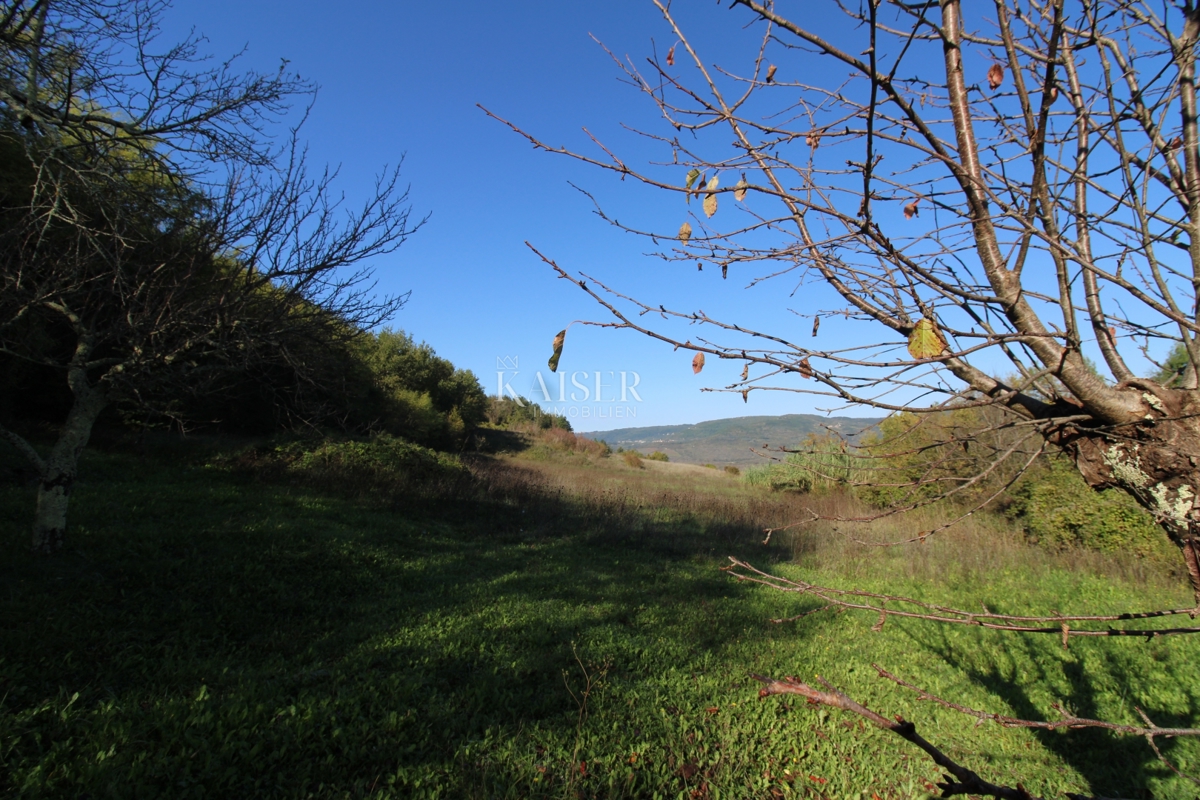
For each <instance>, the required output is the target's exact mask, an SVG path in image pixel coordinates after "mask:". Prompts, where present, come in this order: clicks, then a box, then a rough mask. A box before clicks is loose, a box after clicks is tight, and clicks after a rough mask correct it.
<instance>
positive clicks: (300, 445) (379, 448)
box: [232, 434, 470, 496]
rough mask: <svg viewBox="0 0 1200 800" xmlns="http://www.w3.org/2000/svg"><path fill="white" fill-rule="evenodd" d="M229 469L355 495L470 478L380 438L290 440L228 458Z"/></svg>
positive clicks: (436, 456) (444, 458) (447, 460)
mask: <svg viewBox="0 0 1200 800" xmlns="http://www.w3.org/2000/svg"><path fill="white" fill-rule="evenodd" d="M232 460H233V462H234V465H235V466H237V467H241V468H250V469H253V470H254V471H256V472H258V473H260V474H262V475H263V476H265V477H275V478H283V477H286V478H287V479H288V480H289V481H295V482H298V483H302V484H305V485H309V486H315V487H317V488H322V489H332V490H335V491H339V492H342V493H349V494H351V495H354V496H362V495H372V496H378V495H381V494H382V495H384V496H387V495H390V494H395V493H403V492H408V491H416V492H417V493H422V494H424V493H431V492H434V493H436V492H442V491H446V490H450V489H453V488H456V487H458V486H460V485H462V484H463V483H464V482H466V481H468V480H469V479H470V473H469V472H468V470H467V468H466V467H465V466H464V465H463V464H462V462H460V461H459V460H458V459H457V458H455V457H454V456H452V455H449V454H447V453H440V452H438V451H436V450H431V449H429V448H427V447H422V446H421V445H418V444H413V443H412V442H408V441H405V440H404V439H400V438H397V437H394V436H390V435H387V434H382V435H380V436H376V437H373V438H371V439H368V440H342V441H336V440H332V439H323V440H319V441H307V440H301V441H293V442H288V443H287V444H283V445H280V446H277V447H274V448H271V449H270V450H266V451H262V450H259V449H257V448H251V449H250V450H246V451H243V452H242V453H239V454H238V455H236V456H234V457H233V459H232Z"/></svg>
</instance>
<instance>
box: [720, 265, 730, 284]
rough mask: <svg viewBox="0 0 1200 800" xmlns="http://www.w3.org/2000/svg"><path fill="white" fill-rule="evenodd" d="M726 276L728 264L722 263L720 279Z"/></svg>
mask: <svg viewBox="0 0 1200 800" xmlns="http://www.w3.org/2000/svg"><path fill="white" fill-rule="evenodd" d="M728 277H729V265H728V264H722V265H721V280H725V279H726V278H728Z"/></svg>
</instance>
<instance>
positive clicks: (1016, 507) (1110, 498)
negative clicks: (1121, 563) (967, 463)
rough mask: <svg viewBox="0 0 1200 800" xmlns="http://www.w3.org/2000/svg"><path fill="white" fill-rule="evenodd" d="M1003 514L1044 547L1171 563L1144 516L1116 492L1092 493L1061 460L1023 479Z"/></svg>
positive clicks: (1163, 542)
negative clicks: (1068, 548) (1130, 556)
mask: <svg viewBox="0 0 1200 800" xmlns="http://www.w3.org/2000/svg"><path fill="white" fill-rule="evenodd" d="M1008 514H1009V516H1011V517H1013V518H1014V519H1016V520H1017V521H1018V522H1019V523H1020V524H1021V525H1022V527H1024V528H1025V532H1026V535H1028V536H1029V538H1030V539H1031V540H1034V541H1036V542H1037V543H1039V544H1041V545H1044V546H1046V547H1050V548H1055V549H1058V548H1064V547H1085V548H1088V549H1091V550H1099V551H1101V552H1104V553H1118V552H1122V553H1129V554H1130V555H1133V556H1137V557H1139V558H1147V557H1151V558H1156V559H1164V560H1166V559H1173V558H1174V553H1173V552H1172V551H1173V549H1174V548H1173V547H1172V546H1171V544H1170V543H1169V542H1168V540H1167V538H1166V535H1165V534H1164V533H1163V531H1162V528H1160V527H1159V526H1158V524H1157V523H1155V522H1154V518H1153V517H1152V516H1151V515H1150V513H1149V512H1148V511H1146V510H1145V509H1143V508H1142V507H1141V506H1139V505H1138V504H1137V501H1135V500H1134V499H1133V498H1132V497H1130V496H1129V495H1127V494H1125V493H1124V492H1122V491H1121V490H1119V489H1108V490H1106V491H1102V492H1097V491H1095V490H1094V489H1092V488H1091V487H1090V486H1088V485H1087V483H1085V482H1084V480H1083V478H1082V477H1080V475H1079V473H1078V472H1077V471H1076V470H1075V468H1074V466H1072V465H1071V463H1070V462H1068V461H1067V460H1066V459H1065V458H1052V459H1048V463H1047V464H1046V465H1044V466H1040V467H1038V468H1037V469H1036V470H1034V471H1033V472H1031V473H1030V474H1027V475H1026V476H1025V477H1024V478H1023V479H1022V481H1021V483H1020V484H1019V485H1018V487H1017V488H1016V489H1015V490H1014V492H1013V502H1012V505H1010V506H1009V508H1008Z"/></svg>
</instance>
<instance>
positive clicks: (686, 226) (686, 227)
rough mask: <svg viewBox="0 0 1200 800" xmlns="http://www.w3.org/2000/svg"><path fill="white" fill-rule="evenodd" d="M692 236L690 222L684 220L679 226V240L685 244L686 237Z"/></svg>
mask: <svg viewBox="0 0 1200 800" xmlns="http://www.w3.org/2000/svg"><path fill="white" fill-rule="evenodd" d="M690 238H692V223H690V222H687V221H686V220H685V221H684V223H683V224H682V225H680V226H679V241H681V242H683V243H684V244H687V242H688V239H690Z"/></svg>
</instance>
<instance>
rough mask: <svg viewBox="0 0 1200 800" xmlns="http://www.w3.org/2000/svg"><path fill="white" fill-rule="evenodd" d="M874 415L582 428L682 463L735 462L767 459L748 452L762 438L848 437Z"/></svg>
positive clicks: (791, 441)
mask: <svg viewBox="0 0 1200 800" xmlns="http://www.w3.org/2000/svg"><path fill="white" fill-rule="evenodd" d="M879 422H880V418H878V417H872V418H867V417H823V416H820V415H817V414H785V415H783V416H781V417H734V418H732V419H714V420H709V421H708V422H698V423H696V424H695V425H657V426H650V427H646V428H618V429H616V430H611V431H596V432H595V433H583V435H584V436H587V437H588V438H590V439H597V440H600V439H603V440H604V441H606V442H608V444H609V446H610V447H612V448H613V449H614V450H615V449H617V448H618V447H624V448H625V449H627V450H640V451H641V452H643V453H650V452H653V451H655V450H661V451H662V452H664V453H666V454H667V455H668V456H670V457H671V460H672V461H678V462H682V463H685V464H716V465H717V466H724V465H725V464H734V465H736V466H739V467H746V466H754V465H756V464H763V463H766V462H765V461H764V460H763V459H762V458H760V457H759V456H756V455H754V454H753V453H752V452H750V448H758V449H761V448H762V446H763V445H764V444H769V445H770V446H771V447H772V448H775V447H795V446H796V445H798V444H800V443H801V442H802V441H804V438H805V437H806V436H808V434H810V433H825V432H826V431H837V432H838V433H840V434H842V435H843V436H846V437H848V438H851V439H853V438H855V437H856V436H857V435H858V434H860V433H862V432H863V431H865V430H867V429H868V428H871V427H874V426H875V425H877V424H879Z"/></svg>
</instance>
